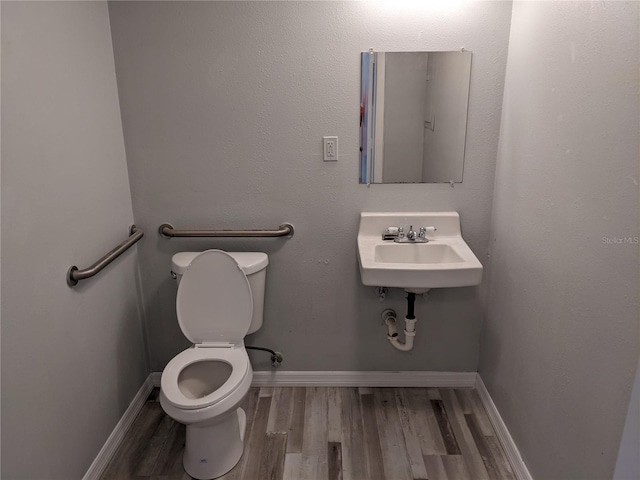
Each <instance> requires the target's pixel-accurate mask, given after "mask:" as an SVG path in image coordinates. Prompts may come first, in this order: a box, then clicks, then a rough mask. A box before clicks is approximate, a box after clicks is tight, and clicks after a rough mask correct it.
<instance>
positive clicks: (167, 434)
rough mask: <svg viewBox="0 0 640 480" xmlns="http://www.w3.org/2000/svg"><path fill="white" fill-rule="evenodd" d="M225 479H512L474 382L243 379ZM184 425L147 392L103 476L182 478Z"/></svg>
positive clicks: (120, 478)
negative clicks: (258, 383)
mask: <svg viewBox="0 0 640 480" xmlns="http://www.w3.org/2000/svg"><path fill="white" fill-rule="evenodd" d="M242 408H243V409H244V410H245V412H246V413H247V431H246V434H245V450H244V454H243V456H242V458H241V459H240V462H239V463H238V464H237V465H236V467H235V468H234V469H233V470H231V472H229V473H227V474H226V475H224V476H223V477H221V478H223V479H225V480H279V479H282V480H316V479H317V480H336V479H337V480H405V479H406V480H417V479H428V480H467V479H468V480H485V479H487V480H488V479H491V480H493V479H500V480H503V479H504V480H512V479H514V475H513V472H512V469H511V467H510V465H509V463H508V462H507V460H506V457H505V455H504V451H503V449H502V446H501V445H500V443H499V442H498V439H497V438H496V436H495V432H494V430H493V428H492V426H491V424H490V423H489V419H488V417H487V414H486V412H485V410H484V408H483V406H482V404H481V402H480V398H479V397H478V394H477V392H476V391H475V390H473V389H448V388H438V389H436V388H337V387H336V388H334V387H306V388H305V387H282V388H280V387H276V388H252V389H251V390H250V392H249V394H248V396H247V397H246V398H245V400H244V402H243V405H242ZM184 438H185V427H184V425H181V424H179V423H177V422H174V421H173V420H172V419H171V418H170V417H168V416H167V415H166V414H165V413H164V411H163V410H162V407H161V406H160V403H159V402H158V391H157V389H155V390H154V392H153V393H152V394H151V396H150V397H149V399H148V400H147V402H146V404H145V406H144V407H143V409H142V411H141V412H140V414H139V415H138V417H137V418H136V420H135V422H134V424H133V426H132V427H131V429H130V430H129V432H128V433H127V435H126V437H125V439H124V441H123V443H122V445H121V446H120V448H119V449H118V451H117V452H116V454H115V456H114V458H113V459H112V461H111V462H110V463H109V465H108V466H107V468H106V470H105V472H104V474H103V475H102V479H103V480H112V479H115V480H125V479H157V480H174V479H175V480H188V479H190V478H191V477H189V476H188V475H187V474H186V473H185V472H184V470H183V468H182V452H183V449H184Z"/></svg>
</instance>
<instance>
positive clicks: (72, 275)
mask: <svg viewBox="0 0 640 480" xmlns="http://www.w3.org/2000/svg"><path fill="white" fill-rule="evenodd" d="M143 236H144V232H143V231H142V230H140V229H138V228H137V227H136V226H135V225H131V227H130V228H129V238H127V239H126V240H125V241H124V242H122V243H121V244H120V245H118V246H117V247H116V248H114V249H113V250H111V251H110V252H109V253H107V254H106V255H105V256H104V257H102V258H101V259H100V260H98V261H97V262H96V263H94V264H93V265H91V266H90V267H89V268H85V269H84V270H79V269H78V267H76V266H75V265H74V266H72V267H71V268H69V270H68V271H67V283H68V284H69V286H70V287H73V286H74V285H77V284H78V281H80V280H84V279H85V278H89V277H93V276H94V275H95V274H97V273H98V272H100V271H101V270H102V269H103V268H104V267H106V266H107V265H109V264H110V263H111V262H113V261H114V260H115V259H116V258H118V257H119V256H120V255H122V254H123V253H124V252H126V251H127V250H128V249H129V248H130V247H131V246H132V245H133V244H134V243H136V242H137V241H138V240H140V239H141V238H142V237H143Z"/></svg>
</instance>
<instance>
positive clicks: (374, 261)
mask: <svg viewBox="0 0 640 480" xmlns="http://www.w3.org/2000/svg"><path fill="white" fill-rule="evenodd" d="M410 225H413V228H414V230H416V231H417V230H419V228H420V227H436V231H435V233H433V234H427V238H428V239H429V242H428V243H410V242H407V243H395V242H394V241H393V240H382V233H383V232H384V231H385V230H386V228H387V227H403V228H404V230H405V233H406V232H408V231H409V226H410ZM358 263H359V265H360V276H361V278H362V283H363V284H364V285H370V286H377V287H399V288H404V289H406V290H408V291H416V292H421V291H425V290H428V289H430V288H447V287H468V286H473V285H478V284H480V282H481V280H482V264H481V263H480V262H479V261H478V259H477V258H476V256H475V255H474V254H473V252H472V251H471V249H470V248H469V246H468V245H467V244H466V243H465V241H464V240H463V238H462V235H461V233H460V216H459V215H458V213H457V212H434V213H361V214H360V230H359V232H358Z"/></svg>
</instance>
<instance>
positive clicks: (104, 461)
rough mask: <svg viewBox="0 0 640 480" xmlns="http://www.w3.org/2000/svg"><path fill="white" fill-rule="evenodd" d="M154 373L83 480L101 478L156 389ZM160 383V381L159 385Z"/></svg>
mask: <svg viewBox="0 0 640 480" xmlns="http://www.w3.org/2000/svg"><path fill="white" fill-rule="evenodd" d="M153 375H154V374H153V373H152V374H151V375H149V376H148V377H147V379H146V380H145V382H144V383H143V384H142V386H141V387H140V390H138V393H136V396H135V397H134V398H133V400H132V401H131V403H130V404H129V406H128V407H127V410H126V411H125V412H124V414H123V415H122V418H121V419H120V421H119V422H118V423H117V424H116V426H115V428H114V429H113V431H112V432H111V435H109V438H107V441H106V442H105V444H104V445H103V446H102V449H101V450H100V452H99V453H98V456H97V457H96V458H95V460H94V461H93V463H92V464H91V466H90V467H89V470H87V473H85V474H84V477H82V480H98V479H99V478H100V476H101V475H102V474H103V473H104V470H105V468H107V465H108V464H109V462H110V461H111V458H113V455H114V454H115V453H116V450H118V447H119V446H120V444H121V443H122V440H123V439H124V436H125V435H126V433H127V431H128V430H129V427H130V426H131V424H132V423H133V421H134V420H135V419H136V416H137V415H138V413H140V410H142V407H143V406H144V403H145V402H146V400H147V397H148V396H149V394H150V393H151V390H153V387H154V380H153ZM159 383H160V381H159V380H158V384H159Z"/></svg>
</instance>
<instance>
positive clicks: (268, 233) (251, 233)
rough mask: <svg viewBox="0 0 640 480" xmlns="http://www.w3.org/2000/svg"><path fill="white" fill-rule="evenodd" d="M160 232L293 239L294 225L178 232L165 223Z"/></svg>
mask: <svg viewBox="0 0 640 480" xmlns="http://www.w3.org/2000/svg"><path fill="white" fill-rule="evenodd" d="M158 232H159V233H160V235H162V236H163V237H165V238H171V237H289V238H291V237H293V225H291V224H290V223H283V224H282V225H280V226H279V227H278V230H176V229H175V228H173V225H171V224H170V223H163V224H162V225H160V227H159V228H158Z"/></svg>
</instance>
